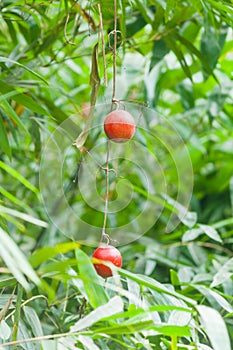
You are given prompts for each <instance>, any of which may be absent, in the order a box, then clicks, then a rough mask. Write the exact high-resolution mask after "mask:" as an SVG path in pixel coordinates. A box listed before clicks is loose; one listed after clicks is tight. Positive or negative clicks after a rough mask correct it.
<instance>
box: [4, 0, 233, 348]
mask: <svg viewBox="0 0 233 350" xmlns="http://www.w3.org/2000/svg"><path fill="white" fill-rule="evenodd" d="M98 4H100V8H101V12H102V15H103V27H104V37H105V52H106V60H107V64H106V71H107V77H108V87H105V86H104V81H103V76H104V64H103V51H102V49H101V47H100V45H99V55H98V62H97V63H98V72H99V76H100V86H99V94H98V100H97V103H99V104H102V105H106V106H108V105H109V104H110V102H111V92H112V64H113V55H112V49H111V45H112V43H111V40H112V37H111V34H110V35H109V33H111V31H112V30H113V18H114V11H113V2H112V1H110V0H107V1H101V0H100V1H84V0H83V1H68V0H67V1H47V2H42V1H37V0H34V1H20V0H19V1H11V0H2V1H0V14H1V28H0V69H1V80H0V93H1V96H0V113H1V118H0V148H1V151H0V157H1V158H0V168H1V172H0V178H1V185H0V193H1V203H0V204H1V205H0V224H1V228H0V256H1V260H0V264H1V265H0V274H1V275H0V287H1V292H0V308H1V311H0V344H2V345H1V347H2V348H5V349H11V348H12V349H14V348H15V349H16V348H17V349H21V348H23V349H30V350H32V349H50V350H51V349H92V350H93V349H125V348H126V349H135V348H136V349H173V350H175V349H203V350H208V349H214V350H219V349H224V350H230V349H231V348H232V346H233V344H232V338H233V318H232V313H233V307H232V297H233V281H232V275H233V252H232V243H233V242H232V232H233V231H232V230H233V219H232V210H233V209H232V205H233V177H232V170H233V163H232V154H233V151H232V150H233V147H232V145H233V133H232V130H233V128H232V124H233V120H232V115H233V107H232V106H233V104H232V96H233V89H232V88H233V87H232V60H233V53H232V47H233V40H232V15H233V6H232V1H231V0H228V1H227V0H226V1H223V0H220V1H215V0H205V1H196V0H191V1H184V0H183V1H176V0H169V1H163V0H150V1H149V0H148V1H146V0H143V1H138V0H130V1H127V0H119V1H117V5H118V28H119V32H118V39H119V42H118V49H117V93H116V96H117V97H118V98H120V99H122V100H124V101H127V102H129V103H130V101H132V102H133V103H137V104H139V105H140V106H141V105H142V106H145V104H146V105H147V104H148V105H149V107H150V108H151V109H153V110H155V111H156V113H158V114H159V115H161V116H163V118H166V120H169V121H171V122H172V124H173V125H175V126H176V128H177V130H178V132H179V134H180V135H181V136H182V138H183V141H184V143H185V145H186V147H187V149H188V150H189V154H190V157H191V161H192V166H193V181H194V182H193V193H192V198H191V203H190V207H189V212H188V215H187V216H186V218H184V219H183V220H182V222H181V223H180V224H179V225H178V226H177V227H176V229H175V230H174V231H173V232H169V233H166V232H165V226H166V223H167V221H168V219H169V217H170V215H171V214H172V213H173V212H174V213H177V210H178V211H179V210H180V208H182V207H180V206H179V203H177V202H174V201H173V202H172V201H170V203H168V204H169V205H165V208H166V209H165V210H164V211H163V212H162V214H161V216H160V218H159V220H158V221H157V222H156V224H155V225H154V226H153V227H152V228H151V229H150V230H149V231H148V232H147V233H146V234H145V235H144V236H142V237H141V238H140V239H138V240H137V241H135V242H133V243H130V244H127V245H125V246H122V247H120V248H119V249H120V250H121V253H122V256H123V261H124V265H123V269H122V270H119V271H116V273H115V274H116V275H115V276H114V277H113V278H111V279H109V280H108V281H107V282H106V281H103V280H102V279H101V278H98V276H97V275H96V274H95V271H94V270H93V268H92V264H91V261H90V258H89V257H90V256H91V254H92V251H93V248H91V247H88V246H85V245H83V246H81V247H80V245H79V244H78V243H75V242H73V240H72V239H68V238H67V236H69V234H68V235H67V236H65V235H64V234H63V233H62V232H60V231H59V230H58V229H57V228H56V227H55V226H54V225H53V224H52V222H51V221H50V219H49V217H48V215H47V212H46V210H45V206H44V204H43V200H42V196H41V193H40V184H39V172H40V160H41V156H42V148H43V145H44V144H45V143H46V140H47V139H48V137H49V135H50V134H51V133H52V132H53V131H54V130H55V129H56V128H57V126H58V125H61V124H62V122H64V121H65V120H66V119H67V118H68V117H69V116H71V115H74V116H76V118H77V119H76V122H77V125H76V127H77V130H78V129H79V128H80V129H79V132H80V131H81V130H83V128H84V125H85V121H86V114H85V109H86V108H88V106H89V103H90V95H91V91H92V88H93V85H92V86H91V85H90V84H89V82H90V78H92V79H93V78H95V77H96V74H97V72H96V70H95V72H94V73H93V70H92V74H91V66H92V55H93V52H94V47H95V44H96V43H97V41H98V32H99V22H100V16H99V12H98ZM92 67H93V66H92ZM144 122H145V123H146V126H147V128H149V129H150V130H151V131H152V132H153V131H154V132H155V133H156V130H157V129H156V125H154V124H153V120H149V119H146V118H145V120H144ZM165 131H166V130H165ZM140 135H141V134H140V132H139V133H138V137H139V136H140ZM141 136H142V135H141ZM72 137H73V135H72ZM101 137H104V135H103V133H102V134H101V133H100V134H98V133H97V134H96V133H90V134H89V136H88V139H87V142H86V143H85V146H87V147H88V148H89V149H92V147H93V146H94V145H95V143H96V142H97V141H98V140H99V138H101ZM144 141H145V142H148V144H149V140H148V139H147V136H145V135H144ZM151 151H152V152H154V153H155V154H156V152H157V149H155V148H153V147H152V149H151ZM131 152H132V151H131ZM160 155H161V160H160V162H161V164H162V166H164V164H167V162H168V164H169V155H167V154H166V152H165V153H160ZM82 157H84V156H83V154H82V153H80V152H79V151H78V150H77V151H76V152H73V153H72V155H71V160H70V163H69V164H70V167H69V166H68V168H67V169H66V171H65V172H64V178H63V181H64V184H65V185H64V186H65V188H66V191H67V195H68V197H69V204H70V205H71V206H73V207H74V208H75V207H76V206H77V204H78V205H80V206H82V210H83V217H84V218H86V220H87V221H89V222H91V223H92V224H93V225H96V226H97V227H98V226H101V223H102V219H103V215H102V213H101V212H100V211H96V212H94V213H93V211H91V210H90V208H89V207H88V206H85V205H84V204H83V202H82V198H81V196H80V194H79V191H78V184H77V181H76V182H73V179H74V178H75V175H76V172H77V164H78V162H79V160H80V159H81V158H82ZM52 174H53V173H52ZM133 175H135V174H133ZM136 175H137V174H136ZM126 177H130V172H129V173H128V174H126ZM135 178H137V176H131V177H130V181H131V182H132V183H133V185H134V190H135V191H136V192H137V185H138V183H137V182H136V180H134V179H135ZM168 178H170V181H171V183H173V181H174V179H175V189H174V194H175V193H176V186H177V178H176V172H175V170H174V169H173V168H171V169H170V170H169V171H168ZM102 180H103V179H102V178H101V179H100V180H99V181H100V182H99V188H100V189H101V188H102V187H101V186H102V182H101V181H102ZM134 181H135V182H134ZM181 181H182V180H181ZM140 186H141V183H140V182H139V187H140ZM102 195H103V194H102ZM138 200H139V201H140V200H142V201H143V196H141V195H140V194H138ZM127 210H128V211H127ZM137 211H138V208H137V206H136V204H135V205H134V204H132V205H131V206H130V208H128V209H126V212H125V213H124V215H125V218H128V217H129V216H130V217H133V215H134V213H137ZM87 234H88V233H87ZM88 256H89V257H88ZM70 331H71V332H72V333H70V334H68V332H70ZM29 338H34V339H35V340H34V341H32V340H31V341H28V342H27V341H25V340H26V339H29ZM17 341H18V343H17ZM9 342H13V343H12V344H11V343H10V344H9V345H7V343H9ZM4 344H5V345H4Z"/></svg>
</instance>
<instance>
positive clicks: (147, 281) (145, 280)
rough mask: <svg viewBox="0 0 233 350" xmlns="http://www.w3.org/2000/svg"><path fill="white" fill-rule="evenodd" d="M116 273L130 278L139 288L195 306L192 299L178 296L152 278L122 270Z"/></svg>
mask: <svg viewBox="0 0 233 350" xmlns="http://www.w3.org/2000/svg"><path fill="white" fill-rule="evenodd" d="M118 272H119V274H120V275H122V276H124V277H127V278H130V279H132V280H133V281H135V282H137V283H139V285H140V286H146V287H148V288H151V289H152V290H156V291H158V292H160V293H164V294H168V295H172V296H174V297H175V298H177V299H181V300H183V301H185V302H186V303H188V304H190V305H195V304H196V301H195V300H193V299H190V298H188V297H186V296H184V295H182V294H179V293H177V292H175V291H172V290H170V289H168V288H167V287H165V286H164V285H163V284H161V283H159V282H158V281H156V280H155V279H153V278H150V277H147V276H144V275H136V274H134V273H132V272H130V271H127V270H123V269H118Z"/></svg>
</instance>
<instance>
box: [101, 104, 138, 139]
mask: <svg viewBox="0 0 233 350" xmlns="http://www.w3.org/2000/svg"><path fill="white" fill-rule="evenodd" d="M135 128H136V125H135V121H134V118H133V117H132V115H131V114H130V113H129V112H126V111H124V110H121V109H118V110H115V111H112V112H111V113H109V114H108V115H107V117H106V118H105V119H104V131H105V134H106V135H107V137H108V138H109V139H110V140H112V141H114V142H127V141H128V140H130V139H131V138H132V137H133V135H134V133H135Z"/></svg>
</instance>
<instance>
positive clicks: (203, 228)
mask: <svg viewBox="0 0 233 350" xmlns="http://www.w3.org/2000/svg"><path fill="white" fill-rule="evenodd" d="M197 226H199V228H194V229H192V230H188V231H186V232H185V233H184V235H183V237H182V241H183V242H189V241H193V240H194V239H196V238H197V237H199V236H200V235H201V234H203V233H205V234H206V235H207V236H209V237H210V238H211V239H213V240H215V241H217V242H220V243H222V239H221V237H220V236H219V234H218V232H217V230H216V229H215V228H214V227H213V226H209V225H203V224H198V225H197Z"/></svg>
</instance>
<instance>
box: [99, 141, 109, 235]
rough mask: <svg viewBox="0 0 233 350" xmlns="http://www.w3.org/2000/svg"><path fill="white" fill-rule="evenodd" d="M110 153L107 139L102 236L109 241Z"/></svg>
mask: <svg viewBox="0 0 233 350" xmlns="http://www.w3.org/2000/svg"><path fill="white" fill-rule="evenodd" d="M109 154H110V140H108V141H107V154H106V166H105V168H104V170H105V186H106V192H105V208H104V223H103V228H102V237H101V241H103V240H104V238H107V241H108V242H109V239H108V235H106V232H105V230H106V225H107V217H108V197H109Z"/></svg>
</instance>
